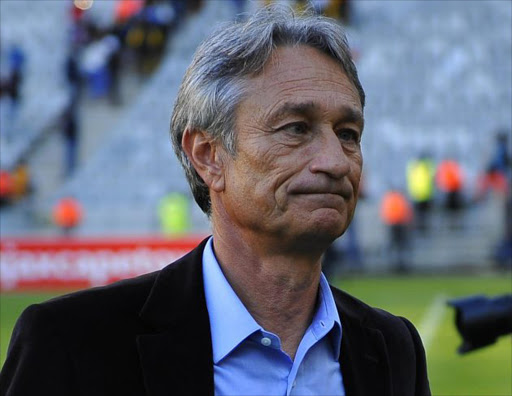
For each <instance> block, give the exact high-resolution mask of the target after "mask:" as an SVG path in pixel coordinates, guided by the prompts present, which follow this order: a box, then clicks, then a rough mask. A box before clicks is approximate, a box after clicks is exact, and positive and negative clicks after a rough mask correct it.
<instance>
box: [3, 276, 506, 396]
mask: <svg viewBox="0 0 512 396" xmlns="http://www.w3.org/2000/svg"><path fill="white" fill-rule="evenodd" d="M335 283H336V284H337V285H338V286H339V287H341V288H342V289H344V290H346V291H347V292H349V293H351V294H353V295H355V296H357V297H358V298H360V299H362V300H364V301H365V302H367V303H369V304H370V305H373V306H378V307H380V308H383V309H386V310H388V311H390V312H392V313H394V314H397V315H401V316H405V317H407V318H409V319H410V320H411V321H412V322H413V323H414V324H415V325H416V327H417V328H418V330H419V331H420V333H421V335H422V338H423V341H424V343H425V346H426V350H427V359H428V368H429V377H430V384H431V389H432V393H433V395H434V396H455V395H458V396H459V395H460V396H471V395H485V396H512V338H511V337H510V336H504V337H501V338H500V339H499V340H498V342H497V343H496V344H494V345H492V346H489V347H487V348H483V349H480V350H477V351H474V352H472V353H469V354H467V355H463V356H459V355H458V354H457V353H456V349H457V347H458V346H459V345H460V343H461V340H460V337H459V335H458V333H457V331H456V329H455V327H454V323H453V319H454V312H453V309H452V308H450V307H447V306H446V304H445V301H446V300H447V299H450V298H454V297H463V296H467V295H471V294H486V295H488V296H495V295H499V294H504V293H511V292H512V284H511V278H510V275H509V274H508V275H502V276H481V277H454V276H451V277H398V278H397V277H378V278H371V277H350V278H344V279H338V280H337V281H336V282H335ZM54 295H55V294H3V295H1V296H0V323H1V325H0V343H1V344H0V352H1V362H2V365H3V362H4V360H5V355H6V350H7V345H8V342H9V338H10V335H11V332H12V328H13V326H14V323H15V321H16V318H17V317H18V316H19V314H20V313H21V311H22V310H23V309H24V308H25V307H26V306H27V305H29V304H31V303H34V302H39V301H43V300H46V299H48V298H51V297H53V296H54ZM376 396H377V395H376Z"/></svg>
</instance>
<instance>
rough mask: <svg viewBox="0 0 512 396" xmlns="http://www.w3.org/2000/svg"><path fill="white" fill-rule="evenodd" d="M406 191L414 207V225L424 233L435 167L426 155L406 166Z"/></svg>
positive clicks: (431, 195) (432, 195)
mask: <svg viewBox="0 0 512 396" xmlns="http://www.w3.org/2000/svg"><path fill="white" fill-rule="evenodd" d="M406 176H407V191H408V194H409V197H410V198H411V200H412V202H413V205H414V214H415V225H416V227H417V228H418V230H419V231H421V232H426V231H427V229H428V224H429V215H430V211H431V209H432V201H433V198H434V192H435V184H434V178H435V165H434V163H433V161H432V159H431V158H430V155H428V154H427V153H423V154H421V155H420V156H419V157H418V158H416V159H413V160H411V161H410V162H409V163H408V164H407V169H406Z"/></svg>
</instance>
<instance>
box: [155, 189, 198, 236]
mask: <svg viewBox="0 0 512 396" xmlns="http://www.w3.org/2000/svg"><path fill="white" fill-rule="evenodd" d="M188 207H189V200H188V198H187V196H185V195H184V194H181V193H177V192H171V193H169V194H166V195H165V196H164V197H163V198H162V199H161V200H160V202H159V204H158V219H159V221H160V229H161V230H162V233H163V234H164V235H166V236H176V235H185V234H186V233H187V232H188V231H189V229H190V223H189V218H190V211H189V208H188Z"/></svg>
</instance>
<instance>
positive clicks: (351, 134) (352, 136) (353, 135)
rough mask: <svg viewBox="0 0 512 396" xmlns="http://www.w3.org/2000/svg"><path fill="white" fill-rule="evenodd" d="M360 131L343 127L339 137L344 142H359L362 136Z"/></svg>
mask: <svg viewBox="0 0 512 396" xmlns="http://www.w3.org/2000/svg"><path fill="white" fill-rule="evenodd" d="M359 136H360V135H359V133H358V132H357V131H355V130H354V129H341V130H340V131H339V132H338V138H339V139H340V140H341V141H343V142H349V143H357V144H359V141H360V137H359Z"/></svg>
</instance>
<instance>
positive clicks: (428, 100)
mask: <svg viewBox="0 0 512 396" xmlns="http://www.w3.org/2000/svg"><path fill="white" fill-rule="evenodd" d="M30 3H32V2H30ZM33 3H34V4H37V2H33ZM219 3H220V2H215V1H206V2H205V5H204V7H203V9H202V11H201V12H200V13H198V14H195V15H192V16H191V17H190V18H189V19H188V20H187V21H186V23H184V24H183V25H181V27H180V28H179V29H178V31H177V32H176V34H175V35H174V36H173V38H172V40H171V42H170V43H169V50H168V52H167V54H166V56H165V58H164V60H163V61H162V64H161V66H160V68H159V69H158V70H157V71H156V73H155V74H154V75H153V76H152V77H151V79H150V80H149V81H148V82H147V83H146V84H145V86H144V87H143V89H142V91H141V92H140V95H139V96H138V97H137V99H136V100H134V101H133V102H132V104H131V105H130V106H129V107H127V108H125V109H123V110H122V112H121V114H120V115H119V121H118V123H116V124H115V125H114V127H113V128H111V130H109V131H107V132H108V133H105V134H104V138H103V141H102V142H101V145H100V146H101V147H100V148H99V149H98V150H97V151H96V152H94V153H91V154H90V156H89V158H88V160H87V162H86V163H85V164H84V165H83V166H82V167H81V168H79V169H78V171H77V173H76V174H75V176H74V177H73V178H72V179H70V180H69V181H67V182H66V183H65V184H63V185H62V186H61V187H59V188H58V189H56V191H55V192H54V193H53V194H51V196H49V197H46V198H45V199H44V201H43V202H38V203H37V205H36V207H35V211H36V212H37V213H49V212H50V208H51V207H52V206H53V205H54V204H55V202H56V201H57V200H58V199H59V198H61V197H64V196H73V197H75V198H77V199H78V200H79V201H80V202H81V203H82V205H83V207H84V210H85V213H86V215H85V216H84V220H83V223H82V225H81V226H80V227H78V228H77V230H76V232H77V234H79V235H81V234H83V235H90V234H130V233H139V234H141V233H148V232H149V233H152V232H153V233H155V232H158V222H157V207H158V202H159V200H160V199H161V197H162V196H164V195H165V194H166V193H167V192H169V191H177V192H182V193H184V194H187V195H188V196H189V197H190V193H189V191H188V186H187V183H186V181H185V178H184V176H183V172H182V170H181V168H180V166H179V164H178V162H177V160H176V159H175V157H174V154H173V152H172V147H171V144H170V141H169V137H168V128H169V119H170V114H171V109H172V104H173V101H174V98H175V95H176V93H177V90H178V86H179V84H180V82H181V79H182V76H183V73H184V71H185V68H186V67H187V66H188V63H189V61H190V59H191V56H192V54H193V52H194V50H195V48H196V46H197V44H198V43H199V42H200V41H201V39H202V38H203V37H204V36H205V35H206V34H207V33H208V32H209V31H210V29H211V28H212V27H213V26H214V25H215V23H216V22H218V21H222V20H225V19H228V18H232V17H233V10H232V9H231V8H230V4H231V2H222V4H223V6H219ZM352 4H353V18H352V20H353V23H352V24H351V26H349V27H348V33H349V40H350V41H351V43H352V46H353V47H354V49H355V51H356V53H357V54H358V57H357V64H358V69H359V73H360V78H361V81H362V83H363V86H364V87H365V90H366V92H367V107H366V110H365V115H366V126H365V136H364V138H363V150H364V153H365V170H366V174H365V187H366V190H367V196H368V198H367V199H366V200H365V201H363V202H361V204H360V206H359V209H358V218H357V221H358V223H360V224H359V227H358V229H359V230H362V232H360V233H359V235H360V239H361V245H362V246H363V247H364V248H365V249H366V250H367V251H369V252H370V254H371V255H372V257H373V258H374V259H375V260H374V262H375V263H377V265H381V264H382V263H384V261H385V258H384V257H383V256H382V250H381V249H382V245H383V243H384V242H383V236H384V235H385V233H384V232H383V230H382V228H381V227H379V226H378V225H375V218H377V215H376V210H377V209H376V206H377V205H376V202H377V201H378V199H379V197H380V196H381V195H382V193H383V192H384V191H385V190H387V189H388V188H389V187H390V186H395V187H404V186H405V168H406V163H407V162H408V161H409V160H410V159H411V158H414V157H416V156H417V155H418V154H419V153H420V152H422V151H424V150H428V151H429V152H430V154H431V155H432V156H433V160H434V161H440V160H442V159H444V158H445V157H447V156H451V157H455V158H456V159H457V160H458V161H459V162H460V163H461V164H462V165H463V167H464V169H465V172H466V175H467V178H468V185H472V184H473V183H474V180H475V178H476V176H477V174H478V172H479V171H480V170H481V169H482V168H483V167H484V163H485V161H486V158H487V157H486V155H487V154H488V153H487V152H486V149H487V148H490V147H491V146H492V141H493V139H494V136H493V131H494V130H496V129H497V128H498V127H505V128H508V130H510V129H511V125H512V116H511V112H510V108H511V107H512V93H511V90H510V87H511V85H512V81H511V78H512V59H511V45H512V44H511V37H510V26H511V20H512V7H511V6H510V3H509V2H503V1H499V0H496V1H492V0H491V1H475V2H471V3H468V5H466V4H465V3H463V2H460V1H428V2H427V1H407V2H382V1H364V2H353V3H352ZM2 7H3V6H2ZM2 10H3V9H2ZM48 18H50V16H49V17H48ZM51 18H56V17H55V16H51ZM39 19H40V18H39ZM48 26H50V23H48ZM62 34H63V33H62V32H56V33H54V35H55V36H56V37H60V36H59V35H61V36H62ZM54 41H56V42H57V43H58V42H59V41H58V39H54ZM55 45H57V44H55ZM55 51H56V50H55ZM48 52H50V51H48ZM62 53H64V51H62ZM59 56H60V55H59ZM39 64H40V61H38V62H37V65H39ZM50 80H51V79H50ZM50 82H51V81H48V82H45V84H50ZM55 85H56V86H57V85H58V84H56V83H55ZM57 92H58V90H57ZM27 100H28V98H27ZM52 101H57V99H52ZM33 130H38V131H40V130H41V128H37V127H36V126H34V128H33ZM6 150H7V149H6ZM9 151H11V149H10V148H9ZM191 208H193V209H192V213H191V217H192V219H191V223H192V229H191V231H193V232H202V231H205V230H207V229H208V223H207V221H206V219H205V217H204V215H203V214H202V213H201V212H200V211H199V209H198V208H196V207H195V205H191ZM495 209H496V208H495V207H490V206H485V207H483V206H482V207H477V208H475V209H474V210H472V211H471V212H470V213H469V214H468V215H467V219H466V223H467V224H468V228H467V229H466V231H465V233H463V234H460V235H459V236H452V237H451V238H450V240H449V241H448V240H447V239H446V236H447V235H448V231H446V230H445V228H443V225H442V224H441V223H440V224H439V225H438V227H437V230H436V233H435V235H434V238H433V239H430V240H424V241H422V240H420V241H419V246H420V249H419V250H416V252H415V253H414V254H415V257H414V258H413V261H417V262H420V261H421V262H423V263H427V264H428V265H434V266H438V267H441V266H442V265H443V263H445V262H446V260H447V259H450V257H446V254H451V253H446V252H454V253H453V254H458V256H457V257H459V259H458V260H459V261H461V262H464V263H476V262H482V260H486V259H487V257H486V255H487V254H488V251H489V246H490V244H491V242H492V241H493V240H495V239H496V237H497V233H499V224H501V221H502V219H501V218H500V215H499V212H496V211H495ZM496 213H498V214H496ZM497 224H498V226H497ZM482 229H484V230H486V236H485V237H484V238H482V235H481V231H482ZM497 230H498V231H497ZM479 234H480V235H479ZM450 235H451V234H450ZM443 243H445V244H447V243H450V244H451V245H450V246H449V248H447V249H443V250H442V251H441V250H440V253H439V254H437V255H436V254H427V255H426V254H425V253H427V252H431V250H432V246H438V245H439V244H441V245H442V244H443Z"/></svg>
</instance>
